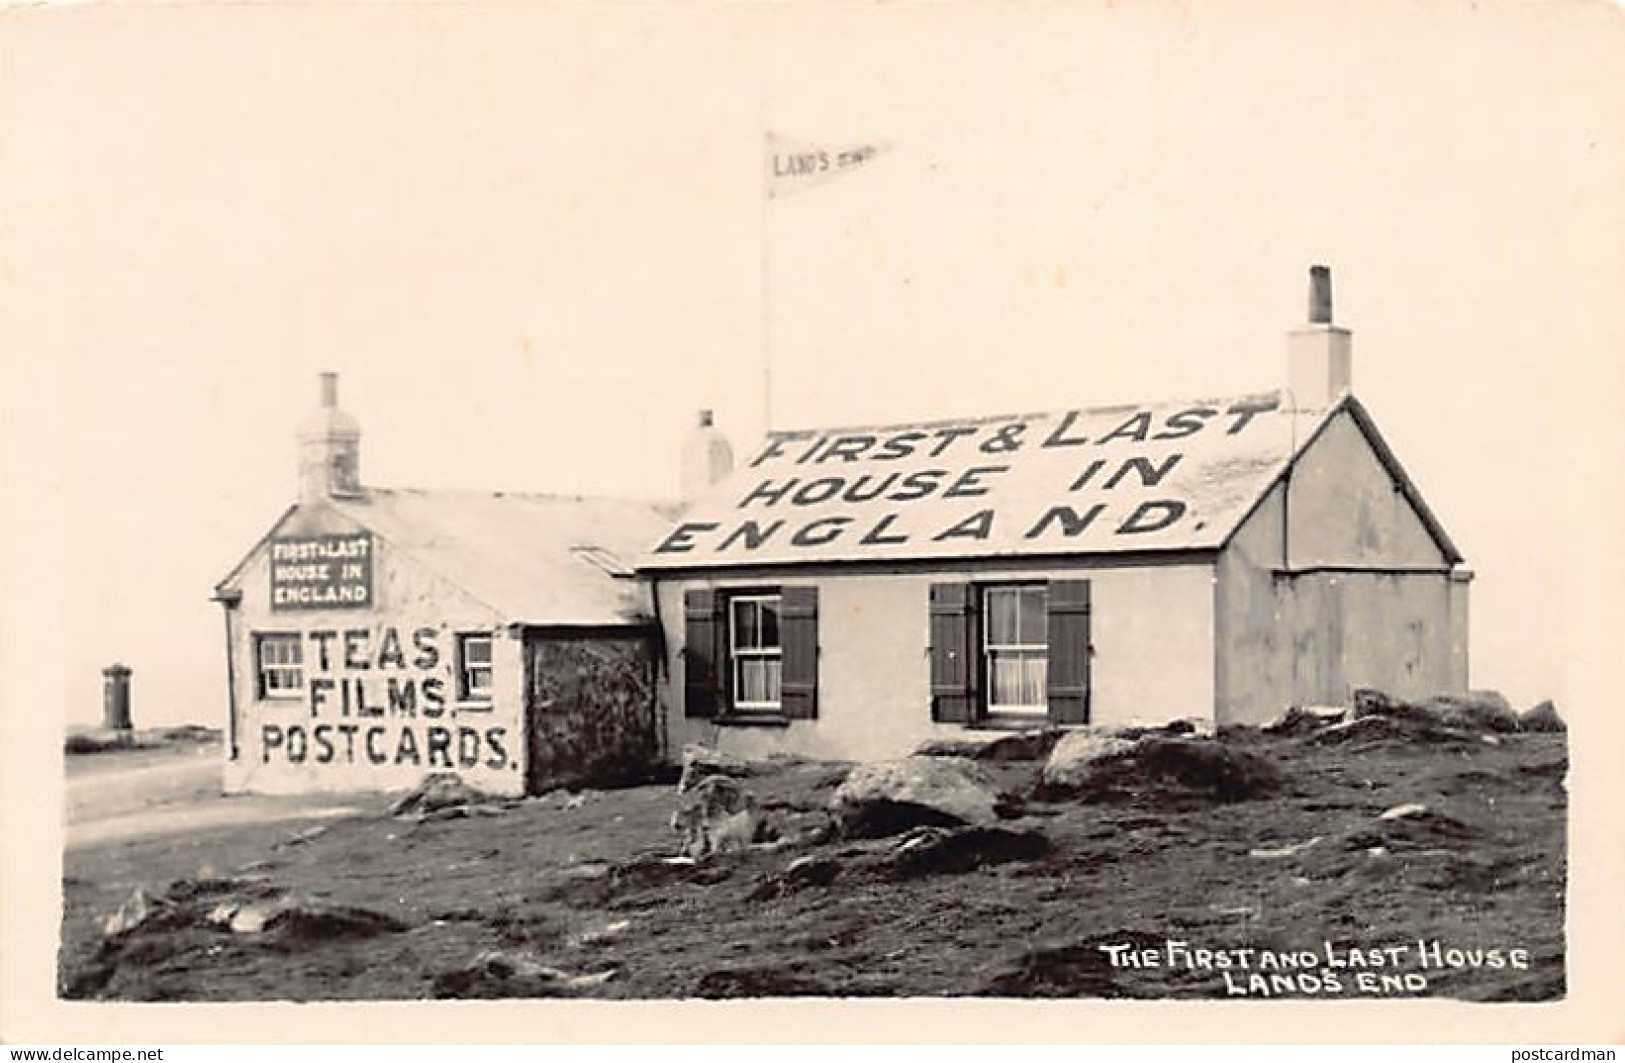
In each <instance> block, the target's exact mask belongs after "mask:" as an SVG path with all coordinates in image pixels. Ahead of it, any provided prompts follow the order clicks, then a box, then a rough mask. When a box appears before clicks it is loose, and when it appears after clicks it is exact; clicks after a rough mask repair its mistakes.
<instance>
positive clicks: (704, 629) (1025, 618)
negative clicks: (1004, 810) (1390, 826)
mask: <svg viewBox="0 0 1625 1063" xmlns="http://www.w3.org/2000/svg"><path fill="white" fill-rule="evenodd" d="M1289 360H1290V382H1291V386H1290V387H1289V388H1287V389H1283V390H1280V391H1275V392H1269V393H1263V394H1254V395H1242V396H1233V397H1227V398H1217V399H1201V400H1193V401H1186V402H1161V403H1154V404H1145V405H1133V406H1114V407H1107V408H1084V407H1079V408H1072V409H1065V410H1059V411H1055V412H1049V413H1034V414H1016V415H1009V416H995V417H977V418H970V419H963V420H949V421H938V422H931V423H925V424H900V425H886V426H871V427H860V428H845V429H829V430H817V431H779V432H773V433H771V434H770V435H769V436H768V438H767V439H766V441H765V442H764V444H763V445H762V447H761V449H760V450H759V451H758V452H757V453H756V454H755V455H754V456H753V457H752V458H751V459H750V460H749V461H748V462H747V463H746V464H745V465H744V466H743V467H741V468H739V469H738V470H735V471H732V472H730V473H727V474H725V475H722V476H721V477H720V478H719V479H718V480H717V481H716V482H715V483H714V484H712V485H711V486H709V487H707V488H706V489H705V490H703V491H702V492H701V493H700V494H699V495H698V497H696V498H695V499H694V500H693V501H692V503H691V504H690V505H689V506H688V508H687V510H686V511H685V512H684V514H683V515H682V517H681V519H680V520H679V521H678V522H677V523H676V525H675V526H674V527H672V528H671V529H670V530H669V531H668V532H667V533H666V534H665V535H664V536H663V537H662V538H661V540H660V541H659V543H658V545H656V546H655V548H654V550H653V552H652V553H650V554H649V555H647V556H646V557H645V559H644V561H643V563H642V564H641V566H640V570H641V572H642V574H643V575H645V576H646V577H648V579H649V580H650V581H651V583H652V588H653V601H654V603H655V607H656V609H657V611H658V614H659V621H660V624H661V627H662V630H663V631H664V633H665V638H664V643H665V646H666V650H667V654H668V657H667V662H666V665H667V672H668V674H669V675H670V676H671V677H672V679H673V681H672V682H671V683H669V684H667V686H666V711H667V714H668V722H667V727H668V730H669V732H670V735H671V738H672V742H671V747H672V748H676V747H679V746H680V744H681V743H682V742H683V741H703V742H705V743H707V744H713V745H717V746H720V747H721V748H723V749H725V750H728V751H732V752H736V753H739V754H742V755H749V756H758V755H763V754H767V753H771V752H775V751H794V752H802V753H807V754H813V755H820V756H831V757H841V758H855V759H867V758H875V757H883V756H891V755H897V754H901V753H904V752H907V751H908V750H909V749H911V748H913V747H914V746H915V745H916V744H918V743H919V742H920V741H921V740H923V739H926V738H930V737H937V736H942V735H944V734H951V733H953V732H955V731H958V730H960V729H962V728H966V727H1003V726H1014V727H1029V726H1034V725H1040V724H1055V725H1077V724H1089V723H1093V724H1124V723H1131V722H1134V723H1142V722H1143V723H1156V722H1164V721H1168V720H1172V719H1176V718H1180V717H1198V718H1201V719H1205V720H1207V721H1209V722H1211V723H1214V724H1221V725H1222V724H1228V723H1257V722H1261V721H1263V720H1265V719H1268V718H1269V717H1272V716H1274V715H1275V714H1277V713H1279V712H1280V711H1281V710H1282V709H1283V708H1284V707H1286V706H1288V705H1293V704H1317V703H1335V702H1341V701H1344V700H1345V699H1347V697H1348V696H1349V694H1350V692H1351V691H1352V690H1353V689H1354V688H1356V687H1360V686H1374V687H1380V688H1382V689H1384V690H1388V691H1391V692H1393V693H1395V694H1398V695H1401V696H1409V695H1425V694H1432V693H1442V692H1459V691H1462V690H1464V689H1465V688H1466V685H1467V650H1466V646H1467V589H1468V582H1469V579H1470V574H1469V573H1468V572H1466V571H1465V570H1464V569H1463V568H1462V567H1461V563H1462V557H1461V555H1460V553H1459V552H1458V551H1457V549H1456V547H1455V545H1454V544H1453V543H1452V542H1451V540H1450V538H1449V536H1448V535H1447V534H1446V533H1445V530H1444V528H1443V527H1442V526H1441V525H1440V523H1439V521H1438V520H1437V519H1436V518H1435V517H1434V515H1433V513H1432V512H1431V511H1430V510H1429V508H1428V506H1427V504H1426V502H1424V501H1423V499H1422V496H1421V494H1420V493H1419V492H1418V490H1417V489H1416V486H1415V485H1414V484H1413V483H1412V482H1411V480H1410V478H1409V477H1408V476H1407V475H1406V474H1405V471H1404V469H1403V468H1401V466H1400V464H1399V462H1398V460H1397V458H1396V457H1395V456H1394V454H1393V452H1392V451H1391V450H1390V449H1389V447H1388V446H1387V444H1386V443H1385V442H1384V441H1383V439H1382V436H1381V435H1380V433H1379V432H1378V431H1377V428H1376V425H1375V423H1374V422H1373V421H1372V418H1371V416H1370V415H1369V414H1368V413H1367V411H1366V409H1365V408H1364V407H1363V406H1362V405H1361V404H1360V403H1359V401H1358V400H1356V399H1355V398H1354V397H1353V396H1352V395H1351V394H1350V393H1349V392H1348V387H1349V384H1350V337H1349V333H1348V332H1347V331H1346V330H1344V329H1341V328H1339V327H1337V326H1335V325H1333V324H1332V323H1331V300H1330V278H1329V275H1328V274H1327V273H1326V272H1325V271H1324V270H1323V269H1322V268H1320V267H1316V269H1315V270H1314V271H1312V285H1311V310H1310V322H1309V324H1308V325H1307V326H1305V327H1304V328H1302V329H1299V330H1297V331H1295V332H1294V333H1292V335H1291V337H1290V341H1289ZM705 431H707V432H709V431H711V430H710V429H709V427H708V422H707V428H706V429H705ZM699 449H700V450H702V451H707V452H708V451H713V450H714V447H712V446H711V445H710V444H704V445H702V446H701V447H700V448H699ZM688 464H690V465H692V464H695V463H694V462H692V461H691V462H689V463H688ZM698 464H699V465H700V466H704V465H706V464H707V463H706V462H704V461H701V462H699V463H698ZM710 464H711V465H712V466H713V467H714V471H720V468H718V467H717V463H715V462H712V463H710Z"/></svg>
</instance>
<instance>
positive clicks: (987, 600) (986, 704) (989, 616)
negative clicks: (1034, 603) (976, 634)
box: [981, 583, 1049, 717]
mask: <svg viewBox="0 0 1625 1063" xmlns="http://www.w3.org/2000/svg"><path fill="white" fill-rule="evenodd" d="M1010 592H1015V593H1016V594H1017V595H1018V597H1017V601H1016V628H1017V637H1018V638H1025V637H1026V636H1027V633H1026V632H1023V631H1021V630H1020V627H1021V601H1020V597H1019V596H1020V595H1024V594H1037V595H1039V596H1040V598H1041V599H1042V601H1043V603H1044V608H1043V609H1042V610H1040V611H1039V615H1040V616H1042V617H1043V618H1044V626H1043V628H1042V630H1040V631H1039V632H1038V633H1037V638H1038V641H1036V642H1028V641H1020V642H1000V643H996V642H994V641H993V599H994V597H995V596H996V595H998V594H1001V593H1010ZM981 599H982V601H981V610H982V616H981V622H982V624H981V626H982V661H981V666H982V674H983V676H984V677H985V679H986V682H984V683H983V684H982V686H983V695H982V700H983V704H982V710H983V712H985V713H987V714H988V715H990V716H991V715H1012V716H1035V717H1036V716H1042V715H1047V714H1048V713H1049V703H1048V699H1047V698H1045V696H1044V693H1043V691H1040V692H1039V699H1040V700H1039V701H1038V702H1037V703H1035V704H1019V705H1017V704H999V703H997V702H995V701H994V700H993V659H994V657H995V655H997V654H1000V653H1010V654H1020V655H1027V656H1031V655H1033V654H1034V653H1035V651H1036V653H1037V654H1038V655H1040V656H1041V657H1042V659H1043V661H1044V674H1045V677H1046V679H1047V677H1048V675H1049V586H1048V584H1044V583H996V584H988V585H986V586H984V587H982V588H981ZM1046 685H1047V683H1046Z"/></svg>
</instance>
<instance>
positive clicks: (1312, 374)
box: [1287, 266, 1354, 410]
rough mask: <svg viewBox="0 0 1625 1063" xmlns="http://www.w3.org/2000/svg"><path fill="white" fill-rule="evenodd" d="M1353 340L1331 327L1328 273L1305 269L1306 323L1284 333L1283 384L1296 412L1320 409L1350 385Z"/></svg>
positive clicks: (1324, 269) (1323, 268) (1328, 270)
mask: <svg viewBox="0 0 1625 1063" xmlns="http://www.w3.org/2000/svg"><path fill="white" fill-rule="evenodd" d="M1353 361H1354V337H1353V333H1351V332H1349V330H1348V329H1346V328H1339V327H1337V326H1336V325H1334V324H1332V270H1331V267H1330V266H1310V267H1309V323H1308V324H1306V325H1304V326H1303V327H1301V328H1296V329H1293V330H1292V331H1291V332H1290V333H1288V334H1287V384H1288V387H1290V388H1291V389H1292V402H1293V405H1294V406H1296V407H1297V408H1298V409H1300V410H1324V409H1325V408H1326V407H1328V406H1330V405H1332V403H1334V402H1336V401H1337V400H1338V398H1339V397H1340V396H1342V394H1343V393H1344V392H1346V391H1348V390H1349V388H1350V387H1352V386H1353V383H1354V365H1353Z"/></svg>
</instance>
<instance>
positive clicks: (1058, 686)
mask: <svg viewBox="0 0 1625 1063" xmlns="http://www.w3.org/2000/svg"><path fill="white" fill-rule="evenodd" d="M1089 597H1090V595H1089V581H1088V580H1081V579H1053V580H1049V581H1047V582H1042V583H1040V582H1030V583H1004V584H999V583H987V584H979V583H974V582H971V581H969V580H963V581H954V582H946V583H933V584H932V585H931V603H930V632H931V718H932V719H933V720H936V721H938V722H941V723H963V724H975V723H978V722H981V721H994V720H1000V719H1003V720H1010V719H1017V720H1020V719H1033V718H1040V719H1047V720H1048V722H1050V723H1052V724H1080V723H1087V722H1088V719H1089V686H1090V675H1089V673H1090V657H1091V655H1092V653H1093V650H1092V649H1091V647H1090V642H1089V612H1090V606H1089Z"/></svg>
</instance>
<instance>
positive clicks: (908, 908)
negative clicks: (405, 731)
mask: <svg viewBox="0 0 1625 1063" xmlns="http://www.w3.org/2000/svg"><path fill="white" fill-rule="evenodd" d="M1356 717H1357V718H1356ZM1547 724H1548V725H1549V724H1550V721H1549V720H1548V721H1547ZM1535 725H1539V719H1535V720H1532V721H1531V726H1535ZM1058 740H1059V744H1057V741H1058ZM933 752H934V753H935V754H936V755H932V756H916V757H911V758H908V759H907V760H905V761H902V762H893V763H892V764H888V765H882V766H863V767H859V768H855V769H854V768H851V767H850V766H849V765H842V764H829V763H820V762H809V761H792V760H775V761H770V762H766V763H758V764H751V765H743V764H738V763H733V762H728V761H727V760H725V759H722V758H710V757H704V756H702V757H700V758H699V763H698V764H697V765H696V766H695V767H694V768H692V769H691V770H690V772H689V773H688V777H687V778H686V779H685V780H684V781H685V783H686V786H685V790H684V792H683V793H681V794H679V793H678V788H677V786H675V785H673V782H672V781H666V782H663V783H660V784H650V785H646V786H640V787H635V788H628V789H621V790H612V791H582V792H578V793H573V794H572V793H565V792H562V791H560V792H555V793H552V794H548V795H545V796H542V797H538V798H531V799H526V800H523V801H502V800H494V799H484V800H482V799H480V797H479V795H474V794H471V793H469V792H467V791H465V790H463V789H462V788H461V787H460V785H459V784H457V783H456V782H455V781H454V780H439V781H437V782H436V784H435V785H434V786H431V787H429V788H428V789H426V790H425V791H424V792H421V793H419V794H417V795H416V796H415V797H413V798H411V799H409V800H407V801H403V802H399V803H397V805H396V806H395V809H394V810H393V811H392V810H391V807H390V804H389V799H388V798H383V797H379V798H373V799H370V801H367V802H362V803H361V806H360V807H361V811H359V812H358V813H356V814H351V815H347V816H344V817H342V818H336V819H328V820H326V821H321V822H317V821H314V820H312V821H298V820H287V819H284V820H281V821H278V822H269V823H261V824H256V825H252V826H248V825H242V824H233V825H223V826H221V827H219V828H217V829H209V828H206V827H205V828H202V829H198V830H195V831H190V832H188V833H187V834H185V835H184V836H180V837H177V836H174V835H162V836H137V837H127V838H123V839H120V840H117V841H108V842H103V843H98V844H94V845H81V846H78V847H70V849H69V850H68V852H67V853H66V855H65V857H64V879H63V883H64V885H63V888H64V909H65V910H64V914H63V924H62V934H63V945H62V950H61V955H60V970H59V982H60V986H59V988H60V992H61V994H62V995H63V996H64V997H67V998H98V999H107V998H113V999H133V1000H248V999H252V1000H264V999H401V998H423V997H537V996H560V995H567V996H589V997H611V998H671V997H693V996H699V997H733V996H804V995H819V996H955V995H980V996H1061V997H1159V998H1160V997H1181V998H1222V997H1237V996H1247V997H1253V998H1257V997H1280V996H1290V997H1315V998H1325V997H1342V998H1351V997H1357V996H1372V995H1424V996H1445V997H1455V998H1462V999H1469V1000H1485V1001H1489V1000H1524V1001H1529V1000H1550V999H1556V998H1558V997H1561V996H1562V995H1563V993H1564V941H1563V921H1564V919H1563V914H1564V907H1563V904H1564V882H1565V866H1566V860H1565V842H1564V837H1565V825H1566V819H1567V815H1566V792H1565V789H1564V778H1565V775H1566V771H1567V751H1566V742H1565V735H1564V734H1562V733H1557V732H1551V731H1534V730H1526V729H1524V728H1523V727H1522V726H1521V725H1520V722H1519V720H1518V719H1517V717H1515V716H1513V715H1512V714H1510V713H1508V712H1504V711H1494V710H1493V706H1492V707H1491V708H1490V709H1485V708H1483V707H1482V706H1478V707H1474V706H1471V705H1468V706H1462V705H1455V706H1451V705H1442V706H1441V705H1433V706H1428V707H1418V706H1406V705H1402V704H1396V703H1393V702H1389V701H1387V700H1386V699H1380V698H1376V697H1370V698H1367V699H1365V700H1364V701H1363V702H1362V703H1361V704H1358V705H1356V706H1355V708H1354V709H1353V710H1352V711H1351V712H1349V713H1348V714H1347V715H1346V716H1338V715H1316V714H1312V713H1304V714H1296V715H1293V716H1289V717H1288V718H1286V719H1284V720H1282V721H1280V722H1279V725H1278V726H1276V727H1274V728H1272V729H1270V730H1268V731H1265V730H1252V729H1239V730H1236V731H1234V732H1226V733H1224V734H1222V735H1220V736H1218V737H1204V736H1197V735H1192V734H1185V733H1179V732H1178V731H1177V729H1176V730H1174V731H1165V732H1151V733H1134V732H1129V733H1114V734H1100V733H1096V732H1078V733H1074V734H1073V735H1070V736H1067V737H1065V738H1062V737H1061V736H1059V735H1056V734H1038V735H1032V734H1029V735H1019V736H1007V737H1003V738H997V739H996V740H984V741H978V742H967V743H964V744H962V745H958V746H953V747H939V748H937V749H936V750H934V751H933ZM346 800H347V802H348V803H351V804H355V803H356V802H355V801H354V799H353V798H347V799H346ZM674 812H676V813H677V816H676V820H677V828H676V829H674V826H673V813H674Z"/></svg>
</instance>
